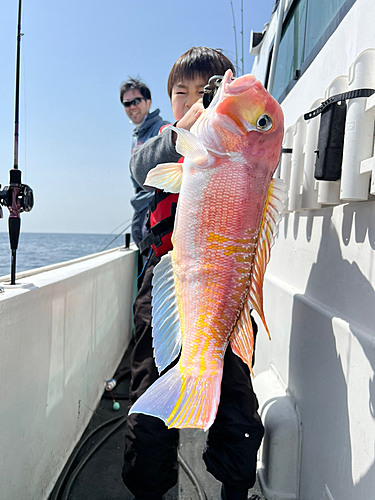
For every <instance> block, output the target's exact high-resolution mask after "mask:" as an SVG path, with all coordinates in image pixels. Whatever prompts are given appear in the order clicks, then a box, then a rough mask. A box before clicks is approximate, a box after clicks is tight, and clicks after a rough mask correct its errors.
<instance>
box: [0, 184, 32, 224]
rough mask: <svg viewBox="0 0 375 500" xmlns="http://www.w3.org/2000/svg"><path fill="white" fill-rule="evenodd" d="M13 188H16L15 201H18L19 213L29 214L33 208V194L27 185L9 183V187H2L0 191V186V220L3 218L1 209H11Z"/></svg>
mask: <svg viewBox="0 0 375 500" xmlns="http://www.w3.org/2000/svg"><path fill="white" fill-rule="evenodd" d="M13 188H18V189H19V192H18V194H17V200H18V201H19V206H20V212H30V210H31V209H32V208H33V206H34V193H33V190H32V189H31V187H30V186H28V185H27V184H18V183H10V184H9V186H4V187H3V189H1V184H0V219H2V218H3V210H2V208H1V205H3V207H8V208H9V210H11V208H12V191H13Z"/></svg>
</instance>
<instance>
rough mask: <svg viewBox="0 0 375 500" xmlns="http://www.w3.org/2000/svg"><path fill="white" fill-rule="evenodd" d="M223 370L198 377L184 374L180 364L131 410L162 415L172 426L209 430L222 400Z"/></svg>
mask: <svg viewBox="0 0 375 500" xmlns="http://www.w3.org/2000/svg"><path fill="white" fill-rule="evenodd" d="M220 387H221V373H217V374H216V375H214V376H212V377H198V378H194V377H193V376H191V375H189V376H187V375H184V374H183V373H181V369H180V364H177V365H176V366H174V367H173V368H171V369H170V370H168V371H167V373H165V374H164V375H163V376H162V377H160V378H159V379H157V380H156V381H155V382H154V383H153V384H152V385H151V386H150V387H149V388H148V389H147V391H146V392H145V393H144V394H142V396H141V397H140V398H139V399H137V401H136V402H135V403H134V405H133V406H132V407H131V409H130V411H129V414H130V413H143V414H145V415H150V416H152V417H157V418H160V419H161V420H163V421H164V422H165V424H166V425H167V426H168V427H169V428H171V427H176V428H178V429H182V428H185V427H187V428H197V429H204V430H207V429H209V427H211V425H212V424H213V422H214V420H215V417H216V413H217V408H218V406H219V401H220Z"/></svg>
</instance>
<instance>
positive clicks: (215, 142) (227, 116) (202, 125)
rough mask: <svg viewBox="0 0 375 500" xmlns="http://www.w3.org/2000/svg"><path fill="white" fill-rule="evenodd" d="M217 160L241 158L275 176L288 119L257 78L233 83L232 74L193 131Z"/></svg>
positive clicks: (248, 78)
mask: <svg viewBox="0 0 375 500" xmlns="http://www.w3.org/2000/svg"><path fill="white" fill-rule="evenodd" d="M191 132H193V133H194V134H195V135H197V136H198V137H199V139H200V140H201V142H202V143H203V144H204V146H205V147H206V149H207V151H208V152H209V153H210V154H211V155H213V156H219V157H220V156H223V155H229V156H230V155H232V154H237V155H238V154H240V155H241V156H242V157H243V158H244V159H245V160H246V161H251V163H252V164H253V165H254V166H255V165H256V164H259V163H261V164H262V165H265V166H266V167H267V168H268V170H270V171H272V173H273V172H274V170H275V169H276V166H277V164H278V161H279V158H280V151H281V144H282V139H283V134H284V118H283V112H282V110H281V107H280V105H279V103H278V102H277V101H276V100H275V99H274V98H273V97H272V96H271V95H270V94H269V93H268V92H267V90H266V89H265V88H264V87H263V85H262V84H261V83H260V82H259V81H258V80H257V79H256V78H255V76H254V75H251V74H247V75H243V76H241V77H239V78H236V79H233V74H232V72H231V70H228V71H227V72H226V73H225V75H224V78H223V80H222V82H221V84H220V87H219V89H218V91H217V92H216V95H215V97H214V99H213V100H212V102H211V104H210V106H209V107H208V108H207V110H206V111H205V112H204V113H203V114H202V115H201V116H200V118H199V119H198V120H197V122H196V123H195V124H194V126H193V127H192V129H191Z"/></svg>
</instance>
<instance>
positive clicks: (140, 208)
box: [130, 109, 169, 245]
mask: <svg viewBox="0 0 375 500" xmlns="http://www.w3.org/2000/svg"><path fill="white" fill-rule="evenodd" d="M159 113H160V110H159V109H155V111H153V112H152V113H149V114H148V115H147V116H146V119H145V121H144V122H143V123H142V125H141V126H140V127H139V128H138V127H136V128H135V129H134V131H133V144H136V146H140V145H141V144H144V143H145V142H146V141H147V140H148V139H151V137H154V136H155V135H158V133H159V130H160V128H161V127H162V126H163V125H167V124H169V122H166V121H164V120H163V118H162V117H161V116H160V114H159ZM132 153H133V150H132ZM132 181H133V184H134V188H135V195H134V196H133V197H132V198H131V200H130V203H131V204H132V207H133V208H134V214H133V220H132V237H133V241H134V242H135V244H136V245H138V244H139V242H140V241H142V240H143V238H144V237H145V236H146V233H147V231H146V227H145V220H146V215H147V207H148V204H149V203H150V201H151V200H152V197H153V193H150V192H149V191H145V190H144V189H142V188H141V186H140V185H139V184H138V183H137V182H136V181H135V179H134V178H133V176H132Z"/></svg>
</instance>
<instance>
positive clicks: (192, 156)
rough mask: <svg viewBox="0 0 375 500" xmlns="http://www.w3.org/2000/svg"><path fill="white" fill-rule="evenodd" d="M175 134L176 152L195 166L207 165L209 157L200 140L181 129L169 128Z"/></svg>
mask: <svg viewBox="0 0 375 500" xmlns="http://www.w3.org/2000/svg"><path fill="white" fill-rule="evenodd" d="M171 128H172V129H173V130H174V131H175V132H176V133H177V142H176V151H177V152H178V153H180V155H182V156H184V157H185V158H188V159H189V160H192V161H193V162H194V163H196V164H197V165H205V164H207V163H209V161H210V156H209V154H208V151H207V149H206V147H205V146H204V144H203V143H202V142H201V140H200V139H199V138H198V137H197V136H196V135H195V134H193V133H192V132H189V131H188V130H184V129H183V128H177V127H171Z"/></svg>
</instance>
